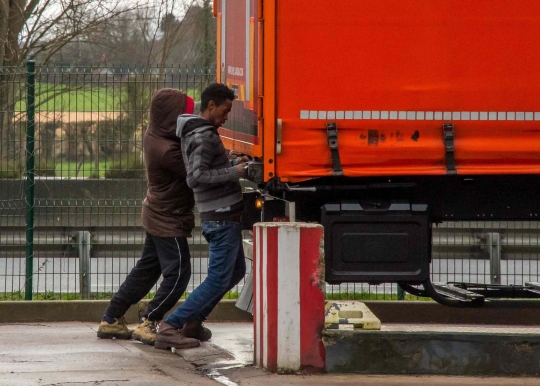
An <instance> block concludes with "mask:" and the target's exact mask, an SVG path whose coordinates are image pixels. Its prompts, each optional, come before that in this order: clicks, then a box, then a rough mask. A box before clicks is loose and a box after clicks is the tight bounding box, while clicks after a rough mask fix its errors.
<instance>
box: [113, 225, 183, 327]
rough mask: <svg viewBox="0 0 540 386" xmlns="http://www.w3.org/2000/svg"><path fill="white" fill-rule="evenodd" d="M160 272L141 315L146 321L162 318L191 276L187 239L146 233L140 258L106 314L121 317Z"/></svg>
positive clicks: (144, 294)
mask: <svg viewBox="0 0 540 386" xmlns="http://www.w3.org/2000/svg"><path fill="white" fill-rule="evenodd" d="M162 274H163V281H162V282H161V284H160V286H159V288H158V290H157V292H156V296H155V297H154V299H152V300H151V301H150V303H148V306H147V307H146V309H145V310H144V312H143V314H142V316H143V317H146V318H148V319H149V320H154V321H155V320H161V319H163V316H164V315H165V313H166V312H167V311H169V310H170V309H171V308H172V307H174V305H175V304H176V302H177V301H178V299H180V297H181V296H182V294H183V293H184V291H185V290H186V288H187V285H188V283H189V279H190V278H191V256H190V254H189V247H188V242H187V238H185V237H156V236H152V235H151V234H149V233H146V238H145V240H144V249H143V253H142V256H141V258H140V259H139V261H137V264H136V265H135V267H133V269H132V270H131V272H130V273H129V275H128V276H127V277H126V280H125V281H124V283H122V285H121V286H120V289H119V290H118V292H117V293H116V294H115V295H114V297H113V298H112V299H111V302H110V304H109V307H108V308H107V311H106V313H105V314H106V315H107V316H110V317H113V318H119V317H121V316H123V315H124V314H125V313H126V311H127V310H128V309H129V307H130V306H131V305H133V304H135V303H137V302H139V301H140V300H141V299H142V298H143V297H144V296H146V294H148V292H149V291H150V290H151V289H152V287H154V286H155V284H156V282H157V281H158V279H159V277H160V275H162Z"/></svg>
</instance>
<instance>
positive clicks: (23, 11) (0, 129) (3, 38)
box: [0, 0, 146, 160]
mask: <svg viewBox="0 0 540 386" xmlns="http://www.w3.org/2000/svg"><path fill="white" fill-rule="evenodd" d="M143 2H146V0H135V1H131V2H129V3H128V2H123V1H122V0H43V1H41V0H0V106H1V107H0V143H1V145H0V157H1V158H2V159H4V160H6V159H8V160H9V159H11V160H13V158H15V157H16V154H15V152H14V149H13V148H11V149H10V146H11V147H13V144H14V140H13V138H10V136H11V135H12V133H14V113H13V108H14V106H15V103H16V101H17V100H18V98H19V95H18V90H17V88H16V87H13V84H11V85H10V83H14V79H13V77H12V76H10V74H11V71H10V70H9V69H6V68H8V67H10V66H20V65H21V64H22V63H24V61H25V60H26V59H27V58H28V57H30V56H32V57H37V56H39V57H40V62H41V63H42V64H44V63H47V62H48V61H49V60H50V58H51V57H52V56H53V55H54V54H55V53H56V52H58V51H59V50H61V49H62V48H63V47H64V46H66V44H68V43H70V42H72V41H74V40H77V39H81V38H84V37H85V36H88V35H89V34H91V32H92V31H95V30H97V29H99V28H101V27H102V26H103V25H104V24H105V23H106V22H107V21H109V20H113V19H114V18H116V17H118V16H119V15H122V14H123V13H125V12H129V11H132V10H135V9H139V8H141V7H142V6H143V5H144V4H143Z"/></svg>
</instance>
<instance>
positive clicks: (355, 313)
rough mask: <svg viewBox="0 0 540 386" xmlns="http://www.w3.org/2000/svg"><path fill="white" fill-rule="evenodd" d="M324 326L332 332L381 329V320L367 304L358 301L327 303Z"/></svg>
mask: <svg viewBox="0 0 540 386" xmlns="http://www.w3.org/2000/svg"><path fill="white" fill-rule="evenodd" d="M324 325H325V328H326V329H332V330H353V329H355V328H359V329H364V330H380V329H381V321H380V320H379V318H377V317H376V316H375V314H374V313H373V312H371V310H370V309H369V308H368V307H367V306H366V305H365V303H362V302H356V301H329V302H326V305H325V318H324Z"/></svg>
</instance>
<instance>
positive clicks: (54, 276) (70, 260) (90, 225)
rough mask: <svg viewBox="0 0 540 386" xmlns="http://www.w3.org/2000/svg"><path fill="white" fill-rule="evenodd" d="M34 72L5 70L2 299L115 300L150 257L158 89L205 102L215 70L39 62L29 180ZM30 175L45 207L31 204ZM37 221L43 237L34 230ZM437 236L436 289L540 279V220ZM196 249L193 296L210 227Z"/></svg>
mask: <svg viewBox="0 0 540 386" xmlns="http://www.w3.org/2000/svg"><path fill="white" fill-rule="evenodd" d="M28 75H29V74H28V69H27V68H26V67H16V68H0V300H20V299H25V298H33V299H82V298H90V299H108V298H110V297H111V295H112V293H114V291H116V290H117V288H118V286H119V285H120V284H121V283H122V281H123V280H124V278H125V276H126V275H127V273H128V272H129V271H130V269H131V267H133V265H134V264H135V262H136V261H137V259H138V258H139V257H140V254H141V251H142V243H143V240H144V233H143V231H142V229H141V227H140V211H141V202H142V198H143V197H144V195H145V190H146V181H145V176H144V169H143V165H142V163H141V158H140V154H141V139H142V134H143V131H144V129H145V127H146V125H147V121H148V109H149V103H150V97H151V95H152V92H153V91H154V90H156V89H158V88H162V87H173V88H177V89H181V90H184V91H186V92H187V93H188V94H189V95H191V96H193V97H194V98H195V99H196V100H197V99H198V97H199V95H200V92H201V90H202V89H203V88H204V87H205V86H206V85H207V84H209V83H211V82H213V81H214V79H215V72H214V70H213V69H205V68H185V67H166V68H163V67H161V68H142V67H141V68H128V67H59V66H54V65H50V66H36V68H35V118H34V119H35V125H34V132H35V135H34V138H35V143H34V144H35V160H34V164H35V169H34V170H35V174H34V175H29V174H28V173H27V172H26V170H27V165H26V161H27V157H26V155H27V154H28V153H27V145H28V142H27V140H26V134H27V123H28V122H27V121H28V118H31V117H30V116H29V115H28V114H27V111H29V110H30V109H27V106H28V107H30V106H29V104H28V96H29V95H28V90H29V87H28V80H29V78H28ZM30 103H31V102H30ZM27 177H28V178H27ZM29 177H33V183H34V184H35V186H34V195H35V200H27V193H26V190H27V188H28V185H29V182H31V178H29ZM29 214H30V216H31V218H32V221H33V227H32V229H27V227H26V224H27V222H28V218H27V216H28V215H29ZM30 230H31V231H32V236H33V245H32V247H33V248H32V250H33V255H31V256H28V251H29V249H28V245H27V242H26V240H27V236H28V235H27V232H28V231H30ZM433 230H434V232H433V262H432V265H431V270H432V280H433V281H434V282H449V281H463V282H473V283H492V284H523V283H524V282H527V281H533V282H536V281H540V280H539V261H540V241H539V240H540V227H539V223H538V222H536V221H531V222H489V221H477V222H448V223H443V224H439V225H438V226H434V229H433ZM246 236H248V235H246ZM190 249H191V253H192V257H193V260H192V264H193V276H192V279H191V282H190V284H189V287H188V292H189V291H192V290H193V288H195V287H196V286H197V285H198V284H199V283H200V282H201V281H202V280H203V279H204V277H205V275H206V270H207V246H206V241H205V240H204V238H203V237H202V236H201V233H200V227H198V226H197V227H196V229H195V231H194V235H193V238H192V239H191V241H190ZM29 262H31V263H32V264H30V265H29V264H27V263H29ZM29 268H31V269H29ZM248 269H249V268H248ZM28 279H31V280H28ZM29 283H30V284H31V286H30V288H29V286H28V284H29ZM241 286H242V283H241V284H240V288H241ZM398 294H399V292H398V288H397V286H396V285H380V286H369V285H362V284H342V285H339V286H330V285H329V286H327V296H328V297H329V298H349V299H389V300H390V299H397V297H398ZM232 296H234V294H233V295H232Z"/></svg>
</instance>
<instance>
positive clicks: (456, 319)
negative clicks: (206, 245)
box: [0, 300, 540, 326]
mask: <svg viewBox="0 0 540 386" xmlns="http://www.w3.org/2000/svg"><path fill="white" fill-rule="evenodd" d="M147 302H148V300H144V301H141V302H140V303H138V304H136V305H133V306H132V307H131V308H130V309H129V311H128V312H127V313H126V320H127V321H128V322H129V323H135V322H137V320H138V315H139V310H140V311H142V310H143V309H144V307H145V306H146V303H147ZM181 303H182V302H181V301H180V302H179V303H178V304H181ZM235 303H236V300H222V301H221V302H220V303H219V304H218V305H217V306H216V308H215V309H214V310H213V311H212V313H211V314H210V316H209V318H208V321H211V322H250V321H252V320H253V318H252V315H251V314H250V313H248V312H245V311H242V310H240V309H239V308H237V307H236V306H235ZM108 304H109V301H108V300H72V301H53V300H42V301H5V302H0V323H34V322H66V321H82V322H91V321H96V322H97V321H99V320H101V317H102V316H103V313H104V312H105V309H106V308H107V305H108ZM365 304H366V305H367V306H368V307H369V309H370V310H371V311H373V313H374V314H375V315H376V316H377V317H378V318H379V319H380V320H381V322H382V323H383V324H384V323H413V324H430V323H432V324H487V325H489V324H498V325H522V326H533V325H538V321H539V320H540V301H538V300H535V301H514V302H511V303H510V302H506V303H505V302H502V301H500V302H490V303H489V304H486V305H485V306H484V307H481V308H450V307H445V306H442V305H440V304H437V303H435V302H424V301H422V302H412V301H411V302H409V301H366V302H365Z"/></svg>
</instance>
